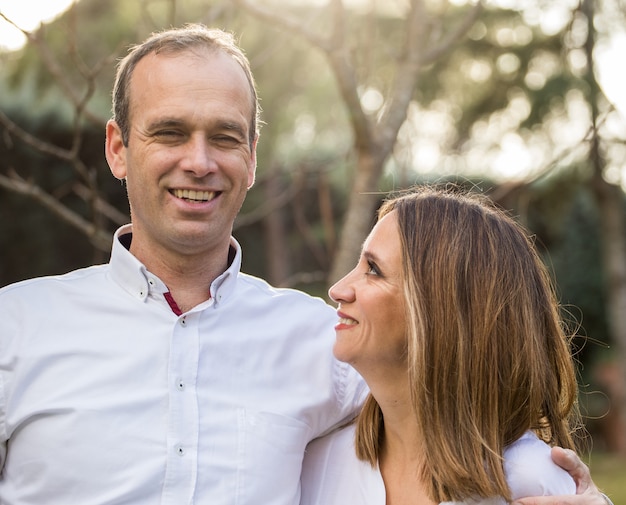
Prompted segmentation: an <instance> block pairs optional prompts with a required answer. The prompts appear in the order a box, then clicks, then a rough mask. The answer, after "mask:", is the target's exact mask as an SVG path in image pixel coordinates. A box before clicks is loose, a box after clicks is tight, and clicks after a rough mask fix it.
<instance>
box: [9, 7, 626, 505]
mask: <svg viewBox="0 0 626 505" xmlns="http://www.w3.org/2000/svg"><path fill="white" fill-rule="evenodd" d="M44 3H45V5H42V4H44ZM187 22H201V23H205V24H207V25H210V26H216V27H219V28H223V29H226V30H228V31H232V32H233V33H234V34H235V35H236V37H237V39H238V40H239V43H240V45H241V46H242V47H243V48H244V49H245V51H246V53H247V55H248V57H249V59H250V61H251V64H252V69H253V72H254V74H255V76H256V79H257V85H258V88H259V94H260V97H261V106H262V108H263V114H262V119H263V122H264V125H263V128H262V131H261V139H260V142H259V147H258V175H257V183H256V185H255V186H254V187H253V188H252V190H251V191H250V193H249V195H248V198H247V200H246V203H245V204H244V208H243V209H242V212H241V215H240V216H239V218H238V220H237V222H236V229H235V232H234V234H235V236H236V238H237V239H238V240H239V241H240V242H241V243H242V246H243V249H244V266H243V268H244V270H245V271H247V272H249V273H252V274H255V275H259V276H262V277H265V278H266V279H268V280H269V281H270V282H272V283H273V284H275V285H279V286H288V287H295V288H299V289H303V290H305V291H308V292H310V293H312V294H315V295H319V296H324V297H325V296H326V294H325V293H326V286H328V284H329V283H331V282H332V281H333V280H335V279H337V278H339V277H340V276H341V275H342V274H343V273H345V272H347V271H348V270H349V269H350V268H351V267H352V265H353V264H354V262H355V261H356V258H357V256H358V253H359V250H360V247H361V243H362V241H363V239H364V238H365V235H366V234H367V232H368V231H369V229H370V227H371V225H372V223H373V221H374V217H375V210H376V208H377V206H378V205H379V203H380V202H381V200H382V199H383V198H384V197H385V195H386V194H387V193H388V192H390V191H398V190H402V189H404V188H408V187H411V186H413V185H415V184H420V183H446V182H448V181H450V182H454V183H457V184H461V185H466V186H468V187H471V188H473V189H474V190H476V191H480V192H483V193H486V194H488V195H489V196H490V197H491V198H493V199H494V200H495V201H496V202H497V203H498V204H499V205H501V206H502V207H504V208H506V209H508V210H510V212H511V213H512V214H513V215H514V216H515V217H516V218H518V219H519V220H520V221H521V222H522V223H523V224H524V225H525V226H526V227H527V228H529V229H530V230H531V231H532V233H533V234H534V235H535V237H536V243H537V246H538V247H539V249H540V251H541V253H542V254H543V257H544V258H545V261H546V264H547V265H548V267H549V269H550V271H551V273H552V274H553V275H554V279H555V283H556V285H557V287H558V294H559V298H560V300H561V302H562V304H563V311H564V314H565V315H566V317H567V319H568V320H569V321H571V322H572V324H573V325H574V327H575V328H578V330H577V333H578V335H579V336H577V337H576V338H575V340H574V347H575V352H576V359H577V361H578V362H579V365H580V366H579V373H580V385H581V397H580V404H581V408H582V411H583V415H584V416H585V422H586V426H587V429H588V431H589V433H590V440H589V447H590V448H589V449H588V450H586V451H585V452H584V453H583V454H582V456H583V458H584V460H585V462H587V463H588V464H589V466H590V467H591V470H592V475H593V477H594V479H595V480H596V482H597V483H598V484H599V485H600V486H601V487H602V488H603V489H604V490H605V491H606V492H607V494H609V495H610V496H611V497H612V498H613V501H614V502H615V503H616V504H617V503H620V501H621V502H626V481H625V480H624V477H625V476H626V366H625V364H626V202H625V197H624V188H625V187H626V66H625V65H624V54H625V51H626V2H624V0H596V1H593V0H561V1H559V2H554V1H553V0H484V1H475V0H474V1H469V0H343V1H342V0H291V1H290V0H256V1H254V0H221V1H220V0H184V1H183V0H179V1H176V0H135V1H133V2H128V1H126V0H108V1H107V2H102V1H100V0H80V1H75V2H71V1H68V0H60V1H55V0H48V1H47V2H37V1H29V0H21V1H20V2H16V1H15V0H0V286H3V285H6V284H9V283H11V282H15V281H19V280H22V279H26V278H29V277H33V276H38V275H48V274H57V273H63V272H66V271H68V270H71V269H75V268H78V267H82V266H87V265H90V264H93V263H102V262H106V261H107V260H108V256H109V248H110V244H111V237H112V233H113V232H114V230H115V229H116V228H117V227H118V226H120V225H121V224H124V223H126V222H128V220H129V217H128V205H127V202H126V196H125V192H124V188H123V187H122V186H121V185H120V183H119V182H118V181H117V180H116V179H114V178H113V177H112V176H111V175H110V172H109V170H108V168H107V165H106V162H105V159H104V150H103V147H104V124H105V122H106V120H107V119H108V118H109V117H110V114H111V113H110V91H111V87H112V84H113V77H114V73H115V65H116V62H117V59H118V58H120V57H121V56H122V55H124V54H125V52H126V51H127V49H128V47H129V46H130V45H131V44H133V43H137V42H139V41H141V40H143V39H144V38H145V37H146V36H147V35H148V34H149V33H151V32H153V31H157V30H160V29H163V28H166V27H170V26H177V25H181V24H183V23H187Z"/></svg>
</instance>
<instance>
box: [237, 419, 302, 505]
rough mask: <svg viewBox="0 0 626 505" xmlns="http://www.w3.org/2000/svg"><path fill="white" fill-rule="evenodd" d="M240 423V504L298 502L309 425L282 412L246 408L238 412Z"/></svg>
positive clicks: (288, 503) (238, 495)
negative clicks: (256, 410) (254, 410)
mask: <svg viewBox="0 0 626 505" xmlns="http://www.w3.org/2000/svg"><path fill="white" fill-rule="evenodd" d="M238 424H239V430H238V431H239V463H240V464H239V468H240V472H239V476H238V484H239V485H238V493H237V497H238V501H237V503H238V504H240V505H243V504H246V505H247V504H259V503H263V504H264V505H279V504H280V505H292V504H293V505H298V503H299V501H300V473H301V470H302V459H303V456H304V450H305V448H306V445H307V443H308V442H309V441H310V439H311V429H310V428H309V426H308V425H307V424H306V423H303V422H302V421H299V420H298V419H294V418H292V417H288V416H284V415H281V414H275V413H272V412H251V411H247V410H245V409H241V410H240V411H239V416H238Z"/></svg>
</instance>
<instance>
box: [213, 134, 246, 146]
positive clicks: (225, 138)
mask: <svg viewBox="0 0 626 505" xmlns="http://www.w3.org/2000/svg"><path fill="white" fill-rule="evenodd" d="M214 140H215V142H216V143H217V144H220V145H225V146H235V145H239V144H240V143H241V142H240V140H239V139H238V138H236V137H231V136H230V135H219V136H217V137H214Z"/></svg>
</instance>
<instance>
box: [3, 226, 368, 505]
mask: <svg viewBox="0 0 626 505" xmlns="http://www.w3.org/2000/svg"><path fill="white" fill-rule="evenodd" d="M129 232H130V228H128V227H123V228H121V229H120V230H118V232H117V233H116V236H115V240H114V245H113V251H112V255H111V261H110V263H109V264H107V265H101V266H95V267H90V268H86V269H82V270H78V271H75V272H72V273H70V274H67V275H63V276H58V277H48V278H40V279H33V280H29V281H24V282H21V283H17V284H14V285H12V286H8V287H5V288H4V289H2V290H0V468H1V472H0V503H2V504H3V505H26V504H37V505H41V504H46V505H56V504H58V505H69V504H72V505H73V504H77V505H95V504H133V505H138V504H155V505H156V504H163V505H170V504H171V505H181V504H189V503H194V504H211V505H220V504H223V505H238V504H239V505H243V504H254V505H271V504H297V503H298V501H299V495H300V483H299V479H300V470H301V463H302V458H303V454H304V449H305V446H306V444H307V443H308V442H309V441H310V440H311V439H313V438H315V437H317V436H319V435H320V434H322V433H325V432H327V431H328V430H329V429H331V428H332V427H333V426H335V425H337V424H338V423H341V422H342V421H343V420H345V419H346V418H349V417H351V416H352V415H353V414H354V413H355V411H356V410H357V408H358V405H359V404H360V402H361V400H362V398H363V394H364V385H363V382H362V380H361V379H360V378H359V377H358V375H357V374H356V372H354V370H353V369H352V368H351V367H349V366H347V365H345V364H343V363H340V362H338V361H336V360H335V359H334V358H333V356H332V352H331V348H332V342H333V341H334V332H333V325H334V322H335V320H336V315H335V313H334V311H333V310H332V309H331V308H330V307H329V306H328V305H326V304H325V303H324V302H323V301H322V300H321V299H317V298H312V297H309V296H307V295H305V294H303V293H301V292H298V291H295V290H285V289H275V288H272V287H271V286H269V285H268V284H266V283H265V282H264V281H262V280H260V279H257V278H255V277H251V276H249V275H245V274H242V273H240V272H239V268H240V264H241V250H240V247H239V245H238V244H237V243H236V242H235V241H234V239H233V240H232V247H233V249H234V250H235V251H236V254H235V257H234V260H233V261H232V263H231V265H230V267H229V268H228V270H227V271H226V272H224V274H222V275H221V276H220V277H219V278H218V279H216V280H215V281H214V282H213V283H212V285H211V287H210V294H211V298H210V300H208V301H206V302H204V303H202V304H200V305H198V306H197V307H195V308H194V309H192V310H190V311H189V312H186V313H184V314H182V315H180V316H177V315H176V314H175V313H174V312H173V311H172V309H171V308H170V306H169V305H168V302H167V300H166V298H165V295H166V294H167V293H168V289H167V287H166V286H165V285H164V284H163V282H162V281H161V280H160V279H158V278H157V277H156V276H154V275H153V274H151V273H150V272H148V271H147V270H146V268H145V267H144V266H143V265H142V264H141V263H140V262H139V261H138V260H137V259H136V258H135V257H134V256H132V255H131V254H130V252H129V251H128V250H127V249H126V248H125V247H124V246H123V245H122V243H121V242H120V237H121V236H122V235H124V234H128V233H129ZM126 237H128V235H126Z"/></svg>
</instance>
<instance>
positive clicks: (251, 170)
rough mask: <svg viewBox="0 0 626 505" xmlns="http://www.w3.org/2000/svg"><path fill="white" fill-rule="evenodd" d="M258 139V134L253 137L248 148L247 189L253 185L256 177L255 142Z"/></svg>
mask: <svg viewBox="0 0 626 505" xmlns="http://www.w3.org/2000/svg"><path fill="white" fill-rule="evenodd" d="M258 140H259V135H258V134H257V135H256V136H255V137H254V142H252V146H251V150H250V161H249V165H248V189H250V188H251V187H252V186H253V185H254V178H255V177H256V144H257V142H258Z"/></svg>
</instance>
